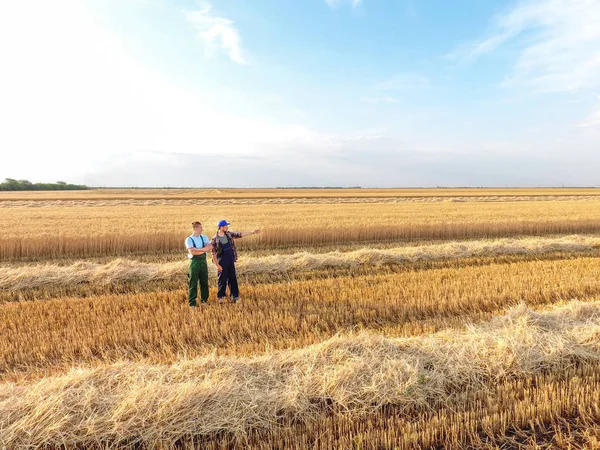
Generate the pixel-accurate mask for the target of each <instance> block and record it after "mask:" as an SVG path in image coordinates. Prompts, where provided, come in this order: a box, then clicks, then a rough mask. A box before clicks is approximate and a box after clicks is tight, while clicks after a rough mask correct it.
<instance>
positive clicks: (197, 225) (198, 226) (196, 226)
mask: <svg viewBox="0 0 600 450" xmlns="http://www.w3.org/2000/svg"><path fill="white" fill-rule="evenodd" d="M192 227H193V228H194V233H200V232H201V231H202V224H201V223H200V222H192Z"/></svg>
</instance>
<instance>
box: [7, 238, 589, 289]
mask: <svg viewBox="0 0 600 450" xmlns="http://www.w3.org/2000/svg"><path fill="white" fill-rule="evenodd" d="M598 247H600V237H597V236H577V235H575V236H567V237H555V238H521V239H498V240H480V241H465V242H449V243H444V244H435V245H423V246H410V247H397V248H390V249H384V250H381V249H369V248H364V249H360V250H356V251H351V252H339V251H336V252H329V253H316V254H315V253H308V252H300V253H294V254H289V255H273V256H265V257H255V258H242V259H241V260H240V262H239V264H238V272H239V273H240V274H249V275H254V274H285V273H289V272H293V271H314V270H320V269H325V268H352V267H359V266H375V267H377V266H381V265H388V264H396V265H401V264H404V263H408V262H418V261H440V260H446V259H460V258H469V257H475V256H478V257H482V256H490V257H493V256H502V255H541V254H544V253H552V252H570V253H575V252H589V251H592V250H594V249H597V248H598ZM187 265H188V262H187V261H180V262H169V263H143V262H139V261H135V260H129V259H116V260H114V261H111V262H109V263H106V264H99V263H93V262H86V261H78V262H75V263H73V264H71V265H67V266H64V265H57V264H49V263H47V264H29V265H23V266H20V267H11V266H6V267H4V268H3V270H2V271H1V272H0V290H8V291H17V290H21V289H34V288H39V287H52V286H72V285H75V284H86V283H89V284H96V285H98V284H100V285H107V284H114V283H127V282H139V283H148V282H159V281H166V280H172V279H174V278H177V277H181V276H182V274H185V272H186V269H187ZM209 272H210V275H211V277H214V276H215V275H216V268H215V266H214V265H212V264H209Z"/></svg>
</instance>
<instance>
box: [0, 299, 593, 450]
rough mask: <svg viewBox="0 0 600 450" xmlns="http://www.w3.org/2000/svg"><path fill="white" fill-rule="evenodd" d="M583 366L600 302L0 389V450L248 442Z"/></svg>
mask: <svg viewBox="0 0 600 450" xmlns="http://www.w3.org/2000/svg"><path fill="white" fill-rule="evenodd" d="M581 362H588V363H592V364H597V363H598V362H600V302H594V303H581V302H577V301H574V302H571V303H570V304H567V305H566V306H562V307H560V308H554V309H553V310H551V311H548V312H534V311H532V310H530V309H528V308H526V307H525V306H520V307H517V308H515V309H513V310H511V311H510V312H509V313H508V314H507V315H505V316H502V317H498V318H495V319H493V320H492V321H491V322H489V323H486V324H483V325H478V326H471V327H468V328H466V329H463V330H461V331H456V330H448V331H444V332H440V333H436V334H432V335H429V336H424V337H413V338H396V339H390V338H385V337H383V336H379V335H373V334H367V333H361V334H356V335H348V336H336V337H334V338H332V339H329V340H327V341H325V342H323V343H321V344H317V345H313V346H310V347H306V348H303V349H300V350H287V351H281V352H276V353H272V354H268V355H265V356H260V357H247V358H233V357H214V356H212V357H206V358H198V359H193V360H188V361H182V362H179V363H177V364H174V365H171V366H158V365H149V364H144V363H128V362H123V363H119V364H112V365H106V366H103V367H100V368H96V369H89V368H79V369H73V370H71V371H70V372H69V373H67V374H65V375H61V376H53V377H48V378H45V379H42V380H40V381H38V382H34V383H31V382H30V383H22V384H11V383H4V384H1V385H0V424H2V433H1V435H0V436H1V438H0V446H2V445H3V446H6V448H8V449H13V448H39V447H42V446H46V445H63V444H64V445H80V446H87V445H93V444H95V443H112V444H116V443H119V442H127V443H129V444H147V445H155V444H159V443H165V442H167V443H168V442H174V441H177V440H178V439H184V438H188V437H190V436H201V435H214V434H215V433H217V432H231V433H236V434H240V433H242V434H243V433H245V432H247V431H248V430H249V429H253V428H263V427H267V428H268V427H274V426H276V422H277V420H278V419H279V418H281V417H284V416H285V417H295V418H296V420H299V421H303V422H310V421H312V420H314V419H315V418H316V417H317V416H318V414H319V413H320V412H321V411H323V409H326V408H332V409H334V410H336V411H342V412H345V413H346V414H350V415H353V414H363V413H368V412H373V411H376V410H379V409H380V408H381V407H382V406H384V405H388V404H394V405H399V406H405V407H407V408H416V409H419V408H423V407H426V408H430V407H436V406H441V405H444V404H446V405H449V404H452V402H453V398H454V397H455V396H458V395H459V394H461V393H464V392H477V391H479V390H481V389H489V387H490V386H491V385H492V384H493V383H498V382H501V381H502V380H506V379H513V378H519V377H525V376H530V375H536V374H542V373H561V372H562V371H564V370H566V369H567V368H569V367H571V366H573V365H574V364H577V363H581ZM490 392H492V391H490Z"/></svg>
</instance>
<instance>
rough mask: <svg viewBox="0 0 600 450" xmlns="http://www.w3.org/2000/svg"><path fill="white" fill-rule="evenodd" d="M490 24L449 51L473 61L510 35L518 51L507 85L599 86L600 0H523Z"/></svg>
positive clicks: (557, 89)
mask: <svg viewBox="0 0 600 450" xmlns="http://www.w3.org/2000/svg"><path fill="white" fill-rule="evenodd" d="M493 28H494V29H495V31H494V32H493V33H491V34H490V35H489V36H487V37H485V38H483V39H480V40H477V41H475V42H472V43H470V44H467V45H464V46H461V47H460V48H458V49H457V50H455V51H454V52H452V53H451V54H449V55H448V56H449V57H450V58H451V59H457V60H463V61H466V60H473V59H475V58H477V57H480V56H482V55H484V54H486V53H490V52H492V51H494V50H495V49H497V48H498V47H499V46H501V45H503V44H506V43H508V42H509V41H511V40H514V41H516V42H517V46H518V49H519V50H518V52H519V54H518V57H517V60H516V62H515V64H514V67H513V73H512V75H511V76H510V78H509V79H508V80H507V81H506V84H507V85H515V84H520V85H528V86H531V87H533V88H534V89H536V90H538V91H542V92H576V91H583V90H586V89H591V88H598V87H600V1H598V0H529V1H525V0H523V1H521V2H519V3H518V4H517V5H516V6H515V7H514V8H513V9H512V10H511V11H509V12H508V13H506V14H504V15H501V16H498V17H496V19H495V20H494V23H493Z"/></svg>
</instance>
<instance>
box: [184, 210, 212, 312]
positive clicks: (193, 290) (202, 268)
mask: <svg viewBox="0 0 600 450" xmlns="http://www.w3.org/2000/svg"><path fill="white" fill-rule="evenodd" d="M192 227H193V228H194V232H193V233H192V234H191V235H190V236H188V237H187V238H186V239H185V248H186V249H187V252H188V258H189V260H190V268H189V270H188V280H189V288H188V301H189V303H190V306H192V307H195V306H196V298H197V297H198V283H200V303H202V304H205V303H206V302H207V301H208V266H207V264H206V253H207V252H210V251H211V250H212V244H211V243H210V239H209V238H208V237H207V236H206V235H204V234H202V224H201V223H200V222H193V223H192Z"/></svg>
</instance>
